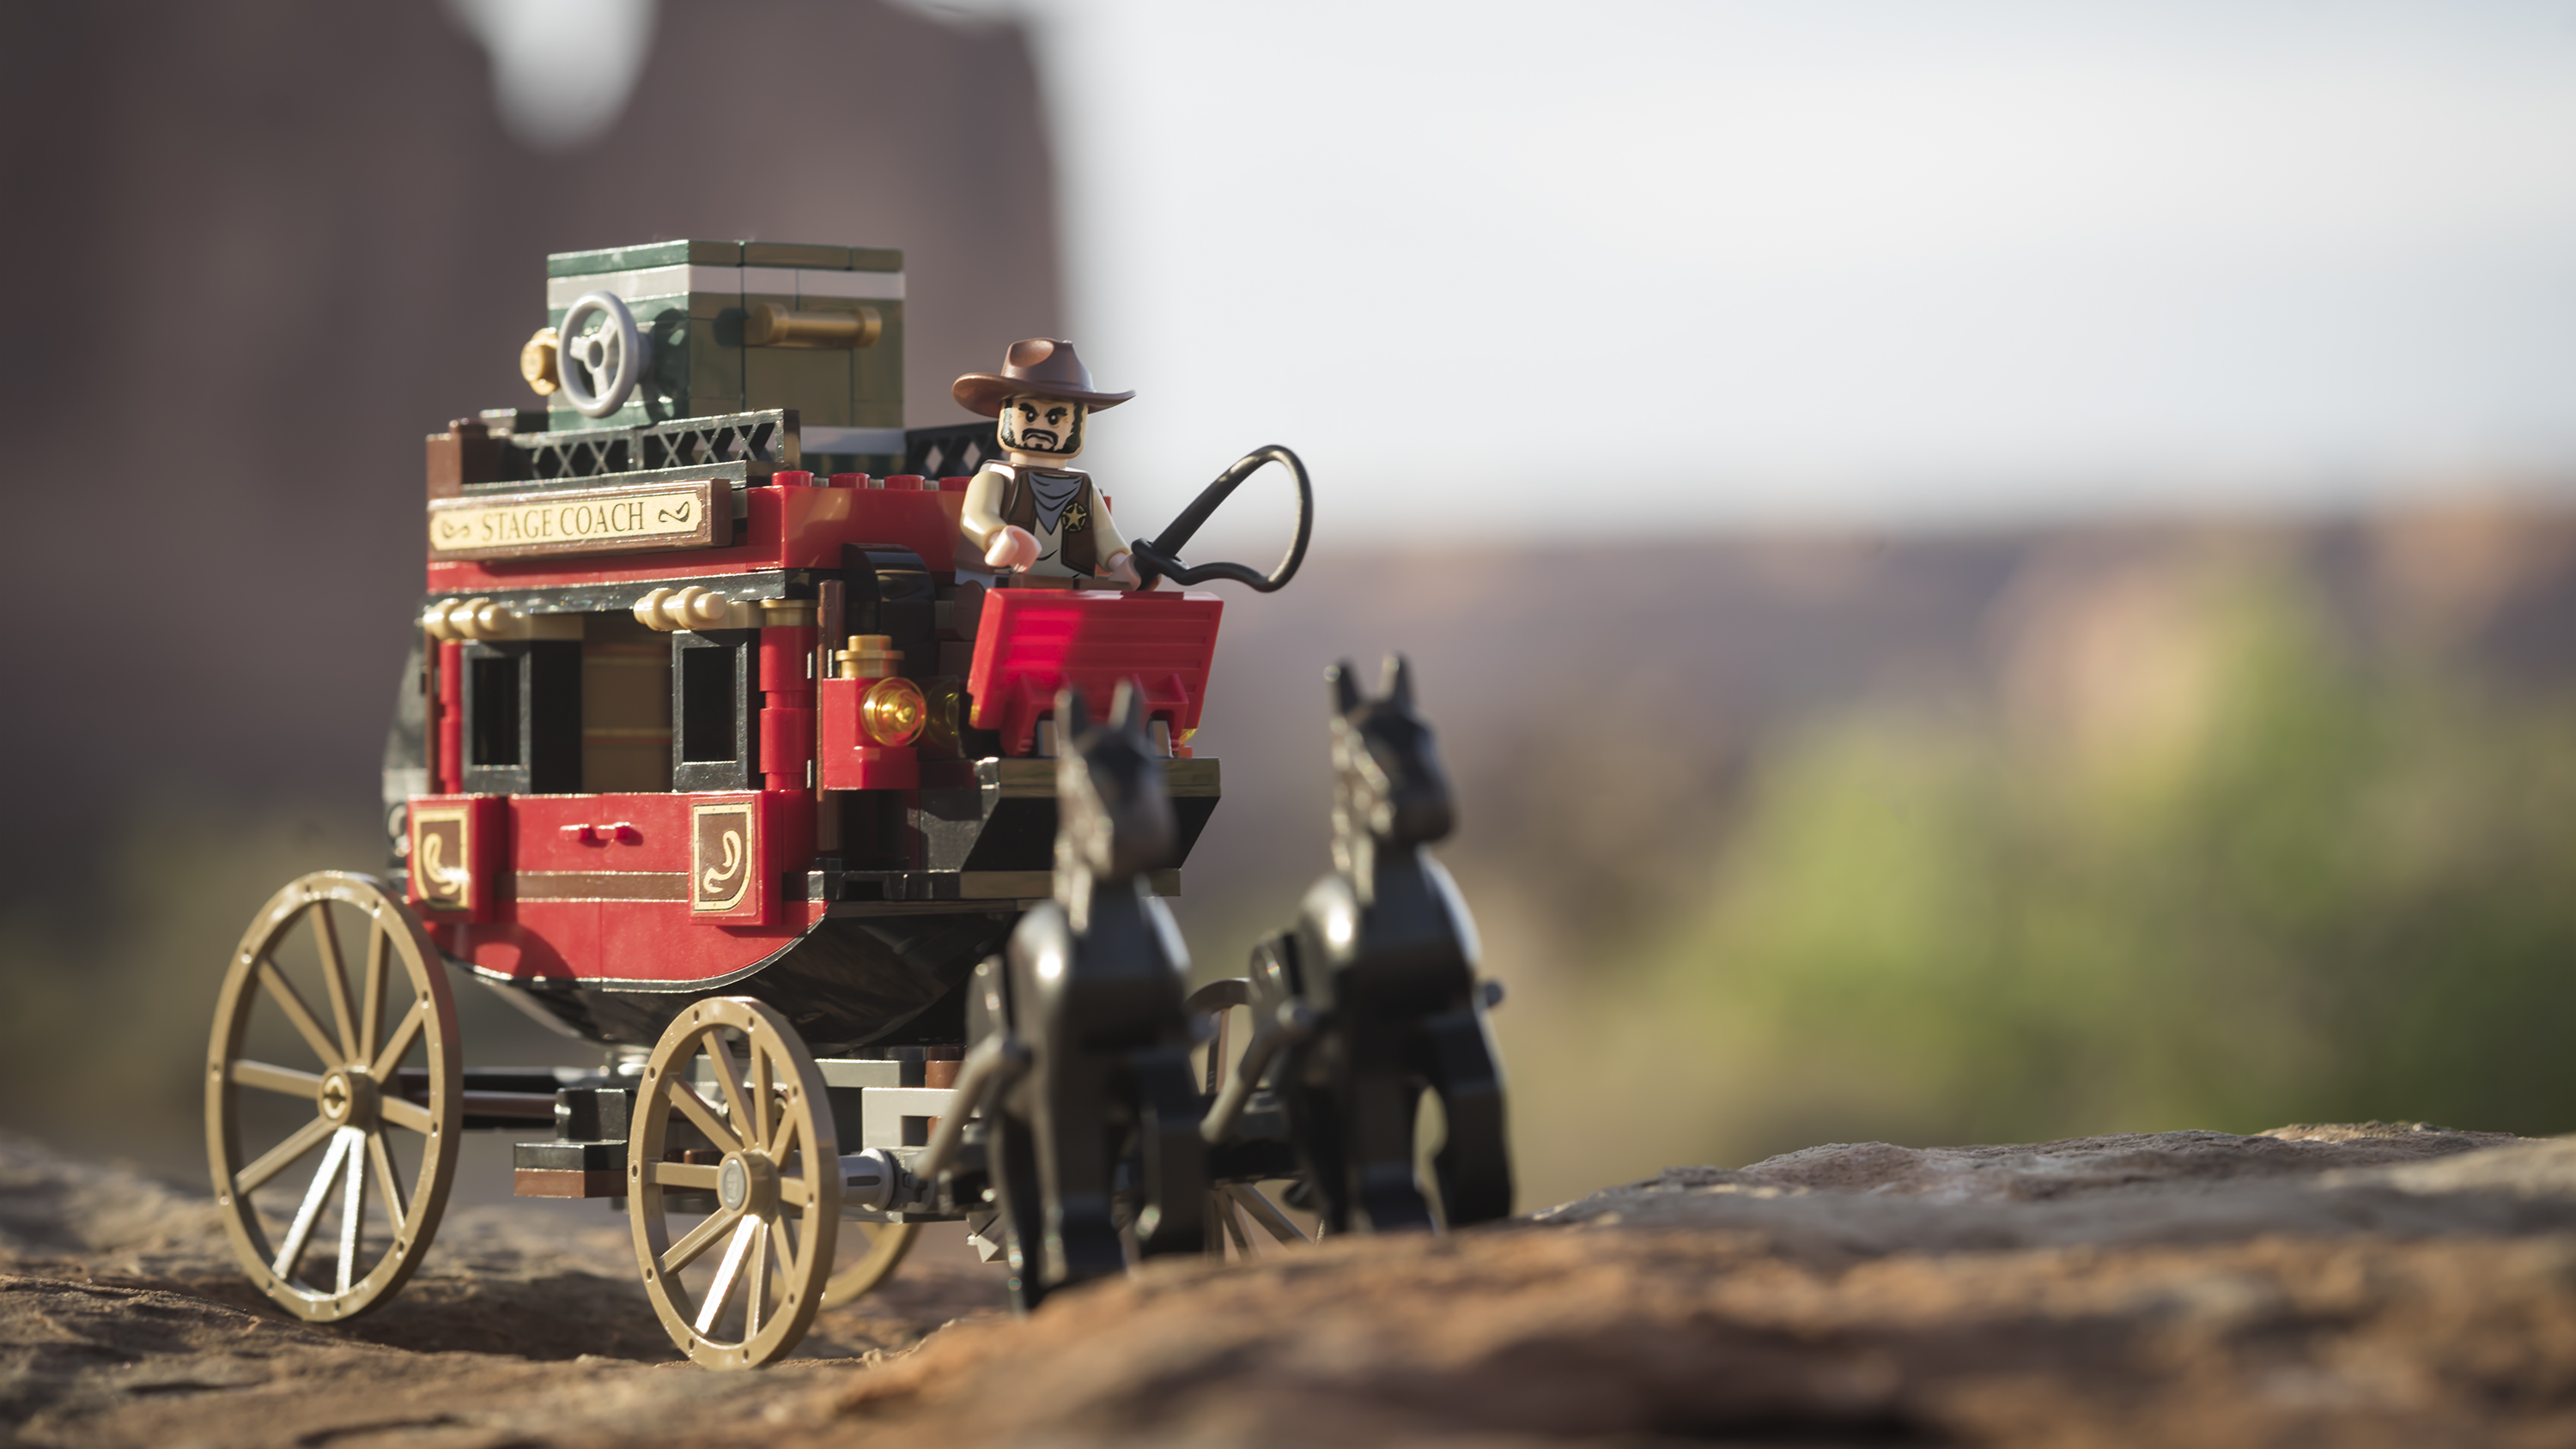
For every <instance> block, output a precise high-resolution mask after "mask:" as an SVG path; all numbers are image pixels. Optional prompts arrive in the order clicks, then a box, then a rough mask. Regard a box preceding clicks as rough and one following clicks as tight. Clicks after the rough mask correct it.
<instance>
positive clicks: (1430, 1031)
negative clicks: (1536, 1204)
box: [1423, 1008, 1512, 1228]
mask: <svg viewBox="0 0 2576 1449" xmlns="http://www.w3.org/2000/svg"><path fill="white" fill-rule="evenodd" d="M1423 1034H1424V1036H1425V1038H1426V1039H1427V1042H1426V1044H1427V1045H1428V1046H1429V1048H1430V1052H1429V1056H1430V1062H1429V1066H1430V1068H1431V1071H1430V1076H1431V1086H1432V1089H1433V1090H1434V1091H1436V1092H1438V1093H1439V1094H1440V1108H1441V1112H1442V1113H1443V1115H1444V1116H1445V1117H1446V1119H1447V1121H1448V1125H1449V1133H1448V1140H1447V1141H1446V1142H1445V1143H1443V1144H1442V1145H1441V1148H1440V1151H1439V1152H1438V1153H1437V1154H1436V1155H1435V1156H1434V1157H1433V1158H1432V1172H1433V1175H1434V1176H1435V1177H1436V1178H1438V1180H1439V1183H1440V1205H1441V1209H1442V1214H1443V1216H1445V1217H1447V1218H1448V1220H1449V1226H1451V1227H1453V1228H1457V1227H1465V1226H1466V1225H1467V1224H1469V1223H1482V1222H1491V1221H1493V1220H1494V1219H1496V1218H1502V1217H1509V1216H1510V1215H1511V1211H1512V1159H1511V1144H1510V1142H1509V1141H1508V1140H1507V1138H1506V1136H1505V1133H1504V1126H1503V1074H1502V1069H1501V1068H1500V1067H1498V1066H1497V1065H1495V1062H1494V1054H1493V1048H1492V1044H1491V1042H1490V1041H1489V1040H1488V1038H1487V1037H1486V1035H1485V1026H1484V1023H1483V1022H1482V1021H1479V1020H1478V1019H1477V1017H1476V1013H1475V1011H1474V1010H1473V1009H1472V1008H1470V1009H1465V1010H1459V1011H1444V1012H1441V1013H1439V1014H1438V1015H1436V1016H1432V1017H1430V1018H1428V1019H1426V1020H1425V1021H1424V1022H1423Z"/></svg>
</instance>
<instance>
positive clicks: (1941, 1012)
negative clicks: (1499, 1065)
mask: <svg viewBox="0 0 2576 1449" xmlns="http://www.w3.org/2000/svg"><path fill="white" fill-rule="evenodd" d="M2140 592H2141V590H2137V589H2133V590H2131V591H2130V593H2131V596H2132V597H2130V598H2129V599H2128V600H2126V601H2125V602H2119V601H2115V602H2114V603H2112V604H2111V605H2108V606H2101V605H2100V603H2099V601H2095V604H2096V606H2095V612H2096V613H2097V614H2098V613H2103V612H2106V611H2107V612H2109V613H2111V614H2112V615H2114V616H2118V615H2121V614H2123V613H2125V615H2126V619H2125V622H2121V621H2118V620H2117V619H2116V618H2115V623H2114V625H2113V626H2112V627H2105V628H2085V627H2080V626H2079V627H2075V628H2073V629H2071V630H2065V631H2060V633H2061V635H2062V636H2063V637H2060V638H2058V639H2056V640H2055V641H2054V643H2053V644H2052V643H2051V642H2050V641H2049V640H2048V639H2047V637H2046V635H2047V634H2048V628H2047V625H2046V624H2045V623H2043V625H2042V626H2041V627H2040V629H2039V633H2040V635H2041V636H2042V638H2041V640H2040V642H2038V643H2035V644H2034V643H2031V642H2029V641H2027V640H2025V641H2024V645H2023V648H2022V650H2021V653H2022V654H2023V655H2024V656H2036V657H2035V659H2033V658H2030V657H2025V658H2023V659H2022V660H2020V661H2019V662H2018V664H2016V665H2009V666H2007V668H2006V670H2005V671H2004V672H2005V675H2006V678H2005V680H2004V682H2003V683H2002V684H2001V685H1999V686H1998V687H1997V688H1996V690H1995V691H1994V692H1993V694H1992V695H1991V696H1990V697H1987V698H1982V699H1974V700H1969V701H1963V702H1953V703H1952V704H1951V705H1950V706H1949V707H1946V708H1934V707H1926V706H1924V705H1922V704H1920V703H1917V704H1914V705H1911V706H1906V707H1901V708H1884V707H1882V708H1877V709H1861V710H1855V711H1853V712H1851V713H1848V714H1845V715H1843V716H1841V717H1839V718H1836V719H1833V720H1830V721H1827V722H1824V723H1822V724H1820V725H1818V726H1816V727H1814V728H1812V729H1808V730H1802V731H1799V732H1796V733H1795V734H1793V735H1792V736H1790V737H1788V738H1785V739H1783V740H1780V741H1778V742H1776V747H1775V748H1773V749H1771V750H1769V751H1767V752H1765V753H1764V754H1763V755H1762V756H1761V757H1760V758H1759V759H1758V761H1757V763H1756V765H1755V768H1754V770H1753V773H1752V777H1751V780H1750V783H1749V794H1748V797H1747V799H1746V802H1745V806H1744V812H1743V814H1742V816H1741V818H1740V823H1739V825H1738V827H1737V828H1736V829H1735V830H1733V831H1732V832H1731V834H1730V836H1729V838H1728V840H1727V842H1726V844H1725V845H1724V847H1723V849H1722V852H1721V857H1720V859H1719V860H1718V861H1717V862H1716V863H1715V864H1714V865H1713V867H1712V869H1711V872H1710V877H1709V879H1710V885H1711V888H1710V889H1709V890H1708V891H1707V893H1706V894H1705V895H1703V896H1701V897H1700V898H1698V899H1697V900H1695V901H1692V902H1689V903H1687V904H1686V905H1685V906H1684V907H1683V908H1682V909H1681V910H1679V911H1678V912H1676V913H1674V914H1672V915H1670V916H1669V917H1667V918H1666V919H1665V920H1664V921H1663V922H1662V923H1661V925H1660V927H1659V929H1657V930H1655V931H1654V932H1652V933H1651V936H1652V942H1651V944H1650V945H1649V946H1648V947H1647V948H1646V949H1645V950H1644V952H1643V953H1642V957H1641V959H1640V961H1639V963H1638V964H1637V965H1635V966H1634V967H1633V968H1630V970H1629V971H1628V972H1623V973H1622V975H1621V976H1620V978H1619V979H1618V980H1617V981H1616V983H1615V984H1614V985H1607V986H1605V987H1603V989H1599V990H1595V991H1593V992H1589V993H1586V994H1584V995H1582V996H1579V997H1576V996H1571V995H1566V994H1555V993H1552V994H1551V995H1550V998H1549V1001H1550V1007H1551V1010H1552V1012H1553V1013H1554V1015H1553V1018H1552V1021H1551V1022H1550V1028H1551V1032H1550V1034H1556V1035H1570V1038H1571V1043H1572V1044H1571V1045H1570V1046H1569V1045H1567V1044H1565V1043H1562V1042H1560V1043H1550V1042H1546V1041H1541V1040H1531V1041H1529V1042H1528V1043H1527V1044H1528V1046H1529V1048H1530V1050H1529V1051H1528V1052H1527V1053H1525V1056H1527V1058H1528V1059H1529V1061H1530V1064H1531V1065H1533V1066H1539V1067H1540V1070H1541V1072H1542V1075H1544V1076H1550V1077H1553V1076H1559V1075H1566V1076H1576V1075H1579V1076H1580V1077H1581V1078H1582V1079H1583V1080H1584V1081H1585V1083H1586V1086H1587V1089H1585V1090H1581V1091H1579V1092H1578V1093H1577V1095H1578V1096H1579V1098H1580V1099H1581V1100H1582V1101H1584V1102H1585V1103H1586V1104H1587V1114H1588V1115H1590V1116H1591V1117H1592V1118H1593V1120H1595V1121H1600V1120H1603V1119H1604V1118H1605V1117H1609V1118H1618V1119H1624V1120H1625V1121H1626V1122H1627V1123H1628V1124H1629V1125H1627V1126H1626V1127H1624V1128H1622V1129H1620V1130H1613V1131H1609V1132H1603V1133H1596V1134H1595V1136H1594V1137H1593V1139H1591V1140H1590V1141H1589V1142H1587V1141H1586V1140H1585V1139H1583V1138H1582V1137H1581V1136H1580V1134H1578V1133H1577V1132H1575V1131H1574V1130H1572V1128H1571V1126H1570V1125H1569V1123H1568V1122H1567V1121H1566V1120H1565V1118H1566V1116H1567V1114H1566V1113H1565V1111H1564V1110H1563V1108H1562V1107H1561V1106H1559V1105H1557V1104H1554V1103H1551V1102H1549V1101H1547V1100H1546V1099H1545V1098H1544V1097H1540V1096H1532V1097H1531V1099H1530V1100H1531V1106H1532V1107H1533V1108H1534V1112H1533V1113H1530V1114H1524V1121H1523V1122H1522V1124H1521V1126H1522V1128H1523V1132H1522V1135H1521V1141H1522V1146H1523V1150H1524V1153H1525V1155H1527V1156H1529V1157H1530V1158H1531V1159H1532V1160H1533V1161H1535V1162H1537V1163H1539V1164H1541V1166H1540V1168H1539V1180H1538V1181H1534V1182H1533V1184H1532V1185H1533V1187H1540V1186H1542V1185H1543V1183H1544V1180H1545V1179H1546V1178H1548V1177H1550V1176H1554V1175H1556V1174H1558V1173H1564V1175H1565V1177H1566V1182H1565V1184H1564V1187H1566V1188H1571V1187H1573V1186H1575V1185H1577V1184H1579V1183H1580V1182H1582V1181H1585V1180H1592V1181H1597V1180H1599V1178H1600V1177H1601V1176H1604V1175H1609V1176H1615V1175H1622V1174H1626V1173H1640V1172H1647V1171H1651V1170H1653V1169H1654V1168H1655V1167H1656V1166H1659V1165H1661V1163H1662V1161H1681V1160H1690V1161H1720V1162H1737V1161H1745V1160H1750V1159H1752V1158H1756V1157H1760V1156H1763V1155H1767V1154H1768V1153H1771V1152H1775V1151H1785V1150H1790V1149H1793V1148H1797V1147H1802V1146H1808V1145H1812V1144H1814V1143H1816V1142H1820V1141H1827V1140H1835V1139H1842V1140H1850V1139H1854V1138H1862V1139H1888V1140H1895V1141H1901V1142H1909V1143H1917V1144H1929V1143H1935V1142H1948V1143H1958V1142H1976V1141H1985V1142H1993V1141H2027V1140H2038V1139H2045V1138H2050V1137H2062V1136H2069V1135H2079V1134H2088V1133H2098V1132H2108V1131H2127V1130H2138V1131H2151V1130H2165V1129H2172V1128H2185V1127H2202V1128H2217V1129H2223V1130H2230V1131H2241V1132H2251V1131H2258V1130H2261V1129H2263V1128H2266V1127H2272V1126H2278V1125H2281V1124H2283V1123H2287V1122H2293V1121H2349V1120H2357V1119H2365V1118H2372V1117H2379V1118H2389V1119H2425V1120H2433V1121H2438V1122H2443V1123H2447V1124H2451V1125H2457V1126H2463V1127H2475V1128H2481V1129H2488V1130H2508V1131H2516V1132H2523V1133H2550V1132H2559V1131H2566V1130H2569V1129H2570V1128H2571V1127H2576V1054H2571V1053H2570V1052H2569V1051H2568V1050H2567V1048H2566V1046H2565V1042H2566V1039H2567V1033H2568V1031H2569V1029H2570V1026H2571V1024H2576V695H2571V694H2570V692H2569V691H2567V690H2566V689H2564V688H2557V689H2555V690H2551V691H2546V692H2537V691H2534V690H2531V689H2529V688H2517V687H2511V686H2507V685H2505V684H2502V683H2499V682H2497V681H2496V680H2494V679H2493V678H2491V677H2489V678H2478V677H2472V675H2471V674H2470V673H2469V672H2467V671H2464V670H2462V669H2460V668H2458V667H2456V666H2455V665H2454V664H2452V663H2446V662H2445V656H2444V655H2442V654H2441V653H2440V652H2438V651H2434V650H2429V649H2408V648H2396V649H2390V650H2382V651H2373V652H2372V653H2370V654H2369V655H2368V656H2364V655H2363V654H2361V653H2359V652H2356V651H2353V650H2351V649H2350V648H2349V647H2348V642H2347V641H2346V640H2345V639H2343V638H2342V637H2341V636H2340V634H2339V633H2338V631H2337V630H2336V629H2335V628H2333V627H2331V626H2330V618H2329V614H2328V611H2327V610H2326V608H2325V607H2324V605H2323V602H2322V601H2321V600H2320V599H2318V598H2317V597H2314V596H2312V595H2310V594H2308V593H2307V592H2305V591H2304V590H2303V589H2302V587H2300V585H2299V584H2298V583H2297V582H2296V580H2295V576H2293V575H2290V574H2288V573H2286V572H2285V571H2278V570H2265V569H2258V568H2245V567H2203V568H2196V569H2192V570H2188V571H2184V572H2182V573H2180V574H2178V575H2175V576H2168V577H2164V578H2161V579H2157V580H2152V581H2149V582H2148V584H2146V585H2145V586H2144V588H2143V592H2144V593H2145V594H2146V596H2147V597H2146V598H2145V599H2144V601H2143V603H2141V601H2140V600H2139V598H2137V597H2136V596H2137V595H2138V594H2139V593H2140ZM1599 984H1600V983H1596V985H1599ZM1543 989H1544V988H1543ZM1560 1029H1561V1030H1560ZM1525 1034H1526V1035H1530V1036H1532V1037H1536V1036H1538V1035H1539V1034H1538V1033H1525ZM1542 1064H1543V1065H1542ZM1605 1064H1617V1065H1616V1066H1612V1067H1610V1068H1609V1069H1608V1070H1604V1067H1605ZM1521 1080H1522V1081H1523V1082H1527V1081H1528V1074H1527V1073H1523V1074H1522V1078H1521ZM1569 1150H1570V1151H1572V1152H1573V1153H1574V1154H1575V1156H1576V1158H1577V1159H1578V1162H1579V1163H1580V1166H1579V1167H1578V1166H1577V1163H1569V1162H1566V1161H1565V1160H1564V1159H1565V1157H1566V1155H1567V1153H1568V1151H1569ZM1656 1152H1660V1153H1661V1154H1663V1155H1662V1157H1661V1159H1660V1160H1658V1159H1657V1158H1656V1157H1655V1156H1653V1155H1652V1154H1654V1153H1656ZM1619 1159H1624V1160H1619ZM1568 1168H1574V1169H1575V1170H1573V1171H1571V1172H1566V1171H1565V1170H1566V1169H1568ZM1547 1195H1549V1194H1547V1193H1545V1192H1541V1193H1540V1196H1541V1197H1544V1196H1547Z"/></svg>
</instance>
